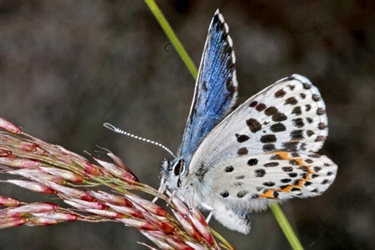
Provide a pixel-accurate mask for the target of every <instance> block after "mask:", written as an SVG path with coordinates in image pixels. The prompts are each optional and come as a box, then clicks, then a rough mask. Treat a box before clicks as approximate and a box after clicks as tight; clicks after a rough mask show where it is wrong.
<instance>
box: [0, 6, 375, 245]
mask: <svg viewBox="0 0 375 250" xmlns="http://www.w3.org/2000/svg"><path fill="white" fill-rule="evenodd" d="M157 3H158V4H159V7H160V8H161V10H162V11H163V12H164V14H165V16H166V18H167V19H168V21H169V22H170V24H171V26H172V27H173V29H174V31H175V32H176V33H177V35H178V37H179V38H180V39H181V42H182V43H183V44H184V46H185V48H186V49H187V51H188V53H189V54H190V55H191V56H192V58H193V60H194V62H195V63H196V65H199V61H200V57H201V53H202V50H203V45H204V42H205V38H206V35H207V29H208V26H209V23H210V21H211V18H212V16H213V14H214V12H215V10H216V9H217V8H220V11H221V12H222V14H223V15H224V17H225V20H226V22H227V23H228V25H229V27H230V35H231V37H232V39H233V42H234V48H235V52H236V56H237V65H236V66H237V76H238V81H239V84H240V96H239V101H238V103H241V102H243V101H245V100H246V99H247V98H249V97H250V96H252V95H253V94H255V93H257V92H258V91H260V90H262V89H263V88H265V87H267V86H268V85H270V84H272V83H273V82H275V81H277V80H279V79H281V78H283V77H286V76H289V75H291V74H293V73H299V74H302V75H305V76H306V77H308V78H309V79H310V80H311V81H312V82H313V83H314V84H315V85H316V86H317V87H318V88H319V89H320V92H321V94H322V96H323V98H324V100H325V102H326V105H327V113H328V117H329V122H330V123H329V129H330V135H329V137H328V140H327V141H326V143H325V146H324V147H323V149H322V150H321V151H320V153H322V154H325V155H328V156H329V157H330V158H331V159H332V160H333V161H334V162H336V163H337V164H338V166H339V171H338V175H337V179H336V181H335V182H334V183H333V185H332V186H331V187H330V188H329V189H328V191H327V192H325V193H324V195H322V196H320V197H317V198H311V199H297V200H292V201H289V202H287V203H285V204H284V205H283V209H284V212H285V213H286V215H287V217H288V219H289V220H290V222H291V223H292V225H293V227H294V228H295V230H296V232H297V234H298V236H299V239H300V240H301V242H302V244H303V246H304V247H305V248H306V249H375V238H374V234H375V218H374V217H375V213H374V207H375V206H374V205H375V204H374V203H375V196H374V193H375V185H374V183H375V174H374V162H375V157H374V153H375V136H374V130H375V119H374V114H375V113H374V112H375V91H374V89H375V56H374V55H375V15H374V13H375V2H374V1H370V0H367V1H366V0H362V1H360V0H357V1H354V0H352V1H350V0H346V1H345V0H344V1H342V0H336V1H333V0H331V1H322V0H321V1H256V0H255V1H240V0H233V1H193V0H192V1H188V0H186V1H177V0H169V1H157ZM193 89H194V80H193V78H192V76H191V75H190V73H189V72H188V70H187V69H186V67H185V65H184V64H183V62H182V61H181V59H180V58H179V56H178V55H177V54H176V52H175V50H174V49H173V47H172V46H171V45H170V43H169V41H168V39H167V37H166V36H165V34H164V32H163V31H162V30H161V28H160V27H159V25H158V23H157V22H156V20H155V18H154V17H153V15H152V14H151V12H150V11H149V9H148V8H147V6H146V4H145V3H144V2H143V1H121V0H80V1H74V0H33V1H27V0H0V116H1V117H4V118H6V119H8V120H10V121H12V122H13V123H15V124H16V125H18V126H21V127H22V128H23V129H24V130H25V131H26V132H28V133H29V134H32V135H34V136H36V137H39V138H40V139H43V140H46V141H48V142H50V143H54V144H59V145H62V146H63V147H66V148H67V149H70V150H72V151H74V152H76V153H79V154H81V155H83V154H84V153H83V151H84V150H87V151H89V152H94V151H95V150H96V149H97V148H96V146H95V145H100V146H102V147H105V148H108V149H110V150H111V151H113V152H114V153H115V154H117V155H118V156H120V158H121V159H123V161H124V162H125V163H126V164H127V165H128V166H129V167H130V168H131V169H132V170H133V171H134V172H135V174H136V175H137V176H138V178H139V179H140V180H141V181H142V182H145V183H147V184H149V185H151V186H153V187H155V188H157V187H158V185H159V178H158V176H159V166H160V162H161V160H162V159H163V157H164V156H168V154H167V153H166V152H165V151H163V150H162V149H160V148H158V147H155V146H153V145H151V144H147V143H142V142H139V141H136V140H134V139H131V138H128V137H124V136H121V135H118V134H114V133H113V132H111V131H109V130H107V129H105V128H104V127H103V126H102V124H103V122H111V123H113V124H115V125H116V126H118V127H120V128H123V129H124V130H127V131H129V132H131V133H134V134H137V135H140V136H143V137H146V138H149V139H152V140H156V141H158V142H160V143H163V144H165V145H166V146H168V147H169V148H170V149H172V150H173V151H175V150H177V148H178V146H179V144H180V142H181V139H182V133H183V131H184V126H185V123H186V119H187V116H188V113H189V109H190V104H191V100H192V96H193ZM0 189H1V190H0V194H1V195H8V196H11V197H14V198H18V199H21V200H23V201H29V202H31V201H39V200H47V199H48V197H47V196H40V195H35V194H34V193H32V192H27V191H25V190H21V189H19V188H17V187H15V186H11V185H8V184H3V183H1V184H0ZM251 222H252V230H251V232H250V234H249V235H241V234H239V233H236V232H232V231H230V230H227V229H225V228H223V227H222V226H220V225H219V224H217V223H215V222H214V220H212V223H210V224H211V226H212V227H213V228H215V229H217V231H219V232H220V233H221V234H222V235H223V236H224V237H225V238H226V239H227V240H228V241H229V242H231V243H232V244H233V245H234V246H235V247H236V248H237V249H290V246H289V244H288V242H287V241H286V239H285V236H284V235H283V233H282V232H281V230H280V228H279V226H278V225H277V223H276V221H275V219H274V217H273V215H272V213H271V212H270V211H266V212H263V213H257V214H254V215H252V218H251ZM137 242H146V243H149V244H152V243H150V242H149V241H148V240H147V239H146V238H145V237H144V236H142V235H141V234H140V233H138V231H136V230H135V229H132V228H127V227H124V226H123V225H122V224H120V223H96V224H93V223H83V222H73V223H63V224H60V225H56V226H49V227H26V226H22V227H17V228H12V229H7V230H2V231H1V233H0V249H146V248H145V247H144V246H141V245H139V244H137Z"/></svg>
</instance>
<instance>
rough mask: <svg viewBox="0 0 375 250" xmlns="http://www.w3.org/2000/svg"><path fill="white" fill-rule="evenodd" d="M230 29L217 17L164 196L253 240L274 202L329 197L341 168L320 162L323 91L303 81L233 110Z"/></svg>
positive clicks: (278, 86)
mask: <svg viewBox="0 0 375 250" xmlns="http://www.w3.org/2000/svg"><path fill="white" fill-rule="evenodd" d="M228 31H229V28H228V25H227V24H226V23H225V21H224V18H223V16H222V15H221V14H220V13H219V11H218V10H217V11H216V13H215V15H214V17H213V19H212V21H211V24H210V27H209V30H208V36H207V39H206V43H205V46H204V51H203V56H202V60H201V63H200V67H199V74H198V78H197V82H196V86H195V92H194V99H193V103H192V106H191V109H190V115H189V117H188V120H187V123H186V128H185V132H184V136H183V140H182V144H181V147H180V150H179V151H178V153H177V157H175V159H173V160H172V161H169V160H164V161H163V162H162V167H161V177H162V178H161V186H160V189H159V190H160V191H161V192H163V191H165V189H166V188H167V189H169V190H170V191H171V192H172V194H173V195H176V196H177V197H178V198H180V199H181V200H183V201H184V202H186V203H187V204H188V205H189V206H190V207H198V208H200V209H201V210H206V211H210V215H209V218H210V217H211V216H212V215H213V216H214V217H215V218H216V219H217V220H218V221H219V222H221V223H222V224H223V225H224V226H226V227H228V228H229V229H232V230H236V231H239V232H241V233H245V234H246V233H248V232H249V230H250V221H249V214H250V213H251V212H252V211H258V210H262V209H265V208H266V207H267V206H268V205H269V203H270V202H279V201H282V200H287V199H290V198H293V197H300V198H304V197H311V196H316V195H320V194H321V193H323V192H324V191H325V190H326V189H327V188H328V187H329V186H330V185H331V184H332V182H333V181H334V179H335V177H336V172H337V165H336V164H335V163H333V162H332V161H331V160H330V159H329V158H327V157H326V156H321V155H318V154H316V153H315V152H317V151H318V150H319V149H320V148H321V147H322V146H323V143H324V141H325V139H326V137H327V135H328V127H327V125H328V119H327V115H326V112H325V104H324V101H323V99H322V98H321V95H320V93H319V90H318V89H317V88H316V87H315V86H313V85H312V84H311V82H310V81H309V80H308V79H307V78H305V77H303V76H300V75H296V74H295V75H292V76H290V77H287V78H284V79H282V80H279V81H278V82H276V83H275V84H273V85H271V86H269V87H268V88H266V89H264V90H263V91H261V92H260V93H258V94H256V95H255V96H253V97H251V98H250V99H248V100H247V101H246V102H244V103H243V104H242V105H240V106H239V107H238V108H236V109H234V110H232V109H233V106H234V104H235V101H236V97H237V90H238V83H237V78H236V69H235V60H236V59H235V54H234V50H233V48H232V39H231V37H230V36H229V35H228Z"/></svg>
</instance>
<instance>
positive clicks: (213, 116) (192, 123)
mask: <svg viewBox="0 0 375 250" xmlns="http://www.w3.org/2000/svg"><path fill="white" fill-rule="evenodd" d="M228 30H229V28H228V25H227V24H226V23H225V22H224V18H223V16H222V15H221V14H220V13H219V12H218V11H217V12H216V13H215V15H214V17H213V19H212V22H211V25H210V28H209V30H208V36H207V40H206V44H205V47H204V51H203V56H202V60H201V64H200V67H199V73H198V78H197V82H196V86H195V92H194V99H193V104H192V107H191V109H190V115H189V118H188V120H187V124H186V128H185V132H184V137H183V141H182V145H181V151H180V154H179V155H183V156H185V157H184V159H185V161H186V162H188V161H189V159H188V158H189V156H190V157H191V155H192V154H193V152H195V151H196V149H197V148H198V146H199V144H200V143H201V141H202V140H203V138H205V137H206V135H207V134H208V133H209V132H210V131H211V130H212V129H213V128H214V127H215V126H216V125H217V124H218V123H219V122H220V121H221V120H222V119H223V117H225V115H226V114H228V113H229V112H230V110H231V108H232V106H233V105H234V103H235V99H236V96H237V79H236V71H235V68H234V64H235V55H234V51H233V49H232V40H231V38H230V36H229V35H228Z"/></svg>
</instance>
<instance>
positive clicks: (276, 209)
mask: <svg viewBox="0 0 375 250" xmlns="http://www.w3.org/2000/svg"><path fill="white" fill-rule="evenodd" d="M145 2H146V4H147V5H148V7H149V8H150V10H151V12H152V13H153V14H154V16H155V18H156V20H157V21H158V22H159V24H160V26H161V27H162V29H163V30H164V32H165V34H166V35H167V37H168V38H169V40H170V41H171V43H172V44H173V46H174V47H175V49H176V51H177V52H178V54H179V55H180V57H181V58H182V60H183V61H184V63H185V64H186V67H187V68H188V69H189V71H190V73H191V74H192V75H193V77H194V79H196V78H197V75H198V73H197V72H198V71H197V68H196V67H195V65H194V63H193V61H192V60H191V58H190V57H189V55H188V54H187V52H186V51H185V49H184V47H183V46H182V44H181V42H180V41H179V40H178V38H177V36H176V35H175V33H174V32H173V30H172V28H171V26H170V25H169V23H168V21H167V20H166V19H165V17H164V16H163V14H162V13H161V11H160V9H159V8H158V6H157V5H156V3H155V2H154V1H153V0H145ZM270 208H271V211H272V212H273V214H274V216H275V218H276V220H277V222H278V223H279V225H280V227H281V230H282V231H283V232H284V234H285V236H286V238H287V239H288V241H289V243H290V245H291V246H292V248H293V249H294V250H302V249H303V247H302V245H301V243H300V242H299V240H298V238H297V236H296V234H295V233H294V231H293V229H292V227H291V226H290V224H289V222H288V220H287V219H286V217H285V215H284V213H283V211H282V210H281V208H280V206H279V205H278V204H277V203H273V204H271V205H270Z"/></svg>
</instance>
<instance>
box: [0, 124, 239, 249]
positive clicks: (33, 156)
mask: <svg viewBox="0 0 375 250" xmlns="http://www.w3.org/2000/svg"><path fill="white" fill-rule="evenodd" d="M0 127H1V128H3V130H4V131H1V130H0V175H2V174H12V175H13V176H14V177H16V178H14V179H7V178H5V179H4V178H3V180H2V181H1V182H0V185H3V183H10V184H14V185H16V186H18V187H21V188H24V189H28V190H32V191H34V192H40V193H46V194H51V195H54V197H58V198H60V199H62V200H63V201H64V202H65V204H67V206H69V207H68V208H65V207H60V206H58V205H56V204H53V203H48V202H35V203H25V202H22V201H19V200H17V199H15V198H13V197H11V198H10V197H9V198H8V197H4V196H0V206H1V207H0V228H2V229H4V228H10V227H15V226H20V225H28V226H45V225H53V224H57V223H62V222H67V221H87V222H104V221H114V222H120V223H123V224H125V225H126V226H129V227H133V228H135V229H138V230H139V231H140V232H141V233H142V234H143V235H145V236H146V237H147V238H149V239H150V240H152V241H153V242H154V243H155V244H156V245H157V246H158V247H160V248H163V249H220V248H219V245H218V244H217V242H216V241H215V238H214V237H213V236H212V235H211V233H210V229H209V227H208V225H207V223H206V222H205V219H204V217H203V216H202V215H201V214H200V213H199V211H198V210H196V209H189V208H187V207H186V205H185V204H184V203H183V202H181V201H180V200H179V199H178V198H176V197H172V198H170V197H168V195H164V194H160V193H158V192H157V191H156V190H155V189H153V188H151V187H149V186H148V185H146V184H144V183H140V182H139V181H138V179H137V177H136V176H135V175H134V174H133V172H132V171H131V169H130V168H129V167H128V166H126V165H125V164H124V163H123V162H122V161H121V160H120V159H119V158H118V157H117V156H115V155H114V154H113V153H111V152H110V151H108V150H106V151H107V152H106V154H107V155H108V156H109V157H110V158H111V159H112V161H113V162H107V161H103V160H99V159H97V158H93V159H94V160H96V162H97V163H98V164H94V163H91V162H90V161H89V160H87V159H86V158H84V157H83V156H80V155H77V154H76V153H73V152H71V151H69V150H67V149H65V148H63V147H61V146H58V145H52V144H49V143H47V142H44V141H42V140H40V139H38V138H35V137H33V136H31V135H28V134H27V133H25V132H22V130H21V129H19V128H17V127H16V126H15V125H13V124H11V123H10V122H8V121H6V120H4V119H1V118H0ZM17 178H18V179H17ZM92 187H95V191H94V190H92V189H91V188H92ZM100 187H105V189H106V190H108V188H109V189H111V190H112V192H113V193H110V192H105V191H101V190H100ZM98 189H99V191H98ZM0 190H1V189H0ZM134 190H137V191H139V192H143V193H146V194H148V195H150V194H151V195H154V196H155V195H157V196H158V197H159V199H161V200H164V201H165V202H166V203H168V204H169V209H170V210H171V211H172V212H168V211H167V210H165V209H164V208H161V207H160V206H158V205H156V204H155V203H153V202H151V201H149V200H146V199H144V198H141V197H139V196H138V195H135V194H134V193H133V191H134ZM0 195H1V193H0ZM2 207H4V208H2ZM173 215H174V216H173ZM223 244H224V245H223ZM223 244H221V245H220V247H224V248H225V247H226V248H227V249H232V247H231V246H230V245H228V244H227V243H225V242H224V243H223ZM225 244H227V245H225ZM148 247H149V248H150V249H153V247H150V246H148Z"/></svg>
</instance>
